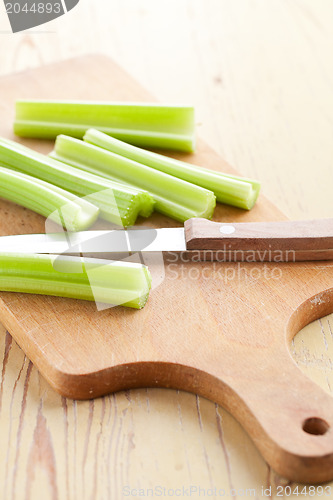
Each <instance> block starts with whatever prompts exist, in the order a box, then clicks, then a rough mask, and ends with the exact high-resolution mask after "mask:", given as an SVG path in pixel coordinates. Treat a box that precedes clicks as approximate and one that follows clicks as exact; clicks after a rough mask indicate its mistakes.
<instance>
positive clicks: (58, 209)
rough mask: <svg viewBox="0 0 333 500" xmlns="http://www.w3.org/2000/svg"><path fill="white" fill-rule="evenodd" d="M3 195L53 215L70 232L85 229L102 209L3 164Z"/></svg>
mask: <svg viewBox="0 0 333 500" xmlns="http://www.w3.org/2000/svg"><path fill="white" fill-rule="evenodd" d="M0 197H1V198H4V199H6V200H9V201H12V202H14V203H17V204H19V205H21V206H23V207H25V208H29V209H30V210H33V211H34V212H36V213H38V214H41V215H43V216H44V217H49V218H50V219H51V220H53V221H54V222H56V223H57V224H59V225H61V226H63V227H64V228H65V229H67V230H68V231H82V230H84V229H87V228H89V227H90V226H91V225H92V224H93V223H94V222H95V221H96V219H97V217H98V214H99V209H98V208H97V207H96V206H95V205H93V204H91V203H89V202H88V201H86V200H83V199H81V198H79V197H78V196H75V195H74V194H72V193H69V192H68V191H65V190H63V189H61V188H59V187H57V186H53V185H52V184H49V183H48V182H44V181H41V180H40V179H36V178H34V177H31V176H30V175H26V174H22V173H20V172H16V171H13V170H10V169H7V168H4V167H0Z"/></svg>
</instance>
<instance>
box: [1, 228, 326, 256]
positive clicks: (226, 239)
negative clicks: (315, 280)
mask: <svg viewBox="0 0 333 500" xmlns="http://www.w3.org/2000/svg"><path fill="white" fill-rule="evenodd" d="M0 252H1V253H25V254H26V253H39V254H40V253H46V254H70V255H77V254H80V255H82V254H89V255H94V256H97V257H98V256H102V255H104V254H105V255H107V256H108V258H112V256H113V255H117V256H120V257H121V256H122V255H125V254H127V255H128V254H132V253H137V252H177V253H182V252H186V253H187V255H189V256H190V257H191V256H192V257H195V259H196V260H218V261H219V260H220V261H223V262H224V261H243V262H257V261H262V262H264V261H265V262H266V261H273V262H291V261H307V260H331V259H333V219H318V220H312V221H282V222H255V223H252V222H251V223H235V224H234V223H224V222H211V221H208V220H206V219H189V220H188V221H186V223H185V226H184V228H160V229H129V230H124V229H121V230H111V231H81V232H77V233H67V232H63V233H52V234H30V235H15V236H2V237H0Z"/></svg>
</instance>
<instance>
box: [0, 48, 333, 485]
mask: <svg viewBox="0 0 333 500" xmlns="http://www.w3.org/2000/svg"><path fill="white" fill-rule="evenodd" d="M0 88H1V95H2V96H3V98H4V99H3V101H2V109H1V112H2V116H3V120H2V125H1V126H2V129H1V134H2V135H5V136H8V137H12V134H11V131H10V124H11V123H12V119H13V102H14V99H15V98H16V97H17V96H20V97H22V98H24V97H45V98H47V97H50V94H52V98H66V97H67V98H94V97H95V96H96V95H98V96H99V98H100V99H120V100H147V99H149V95H148V94H147V93H146V92H145V91H144V90H142V89H141V88H140V87H139V86H138V85H137V84H136V83H135V82H134V81H133V80H132V79H131V78H130V77H128V75H127V74H125V73H124V72H123V71H122V70H120V68H118V67H117V66H116V65H114V64H113V63H111V62H110V61H108V60H107V59H105V58H103V57H87V58H82V59H77V60H73V61H69V62H66V63H61V64H59V65H55V66H53V67H52V66H50V67H46V68H42V69H40V70H37V71H32V72H27V73H25V74H21V75H14V76H11V77H7V78H4V79H3V81H2V82H1V83H0ZM29 144H30V145H33V146H34V147H35V148H36V149H38V150H42V151H44V152H46V151H47V150H48V149H50V146H51V145H50V144H47V143H40V142H38V141H29ZM190 160H191V161H194V162H196V163H198V164H204V165H206V166H208V167H211V168H215V169H222V170H225V171H232V170H231V169H230V167H229V166H228V165H227V164H226V163H225V162H224V161H223V160H221V159H220V158H219V157H218V156H217V155H216V154H215V153H214V152H213V151H212V150H211V149H210V148H209V147H208V146H207V145H205V144H203V143H200V145H199V148H198V153H197V154H196V155H194V156H193V157H191V158H190ZM0 209H1V211H2V214H3V215H7V216H8V217H4V216H2V217H1V233H2V234H19V233H22V232H23V233H27V232H39V231H42V230H43V218H42V217H38V216H36V215H32V214H31V213H30V212H28V211H26V210H23V209H21V208H19V207H16V206H14V205H11V206H10V205H9V204H7V203H5V202H3V203H2V205H1V207H0ZM281 218H282V216H281V214H280V213H279V211H278V210H277V209H276V208H274V207H273V206H272V205H271V204H270V203H269V202H268V201H267V200H265V199H264V198H261V200H260V201H259V202H258V204H257V206H256V207H255V209H254V210H253V211H251V212H243V211H241V210H237V209H232V208H226V207H222V206H219V207H218V209H217V210H216V214H215V220H220V221H222V220H223V221H227V222H230V221H237V222H239V221H261V220H262V221H264V220H279V219H281ZM149 223H150V224H151V225H154V226H159V227H160V226H171V225H175V224H174V223H173V221H171V220H168V219H167V218H166V217H161V216H157V215H155V216H154V217H153V218H152V219H151V220H150V221H149ZM165 271H166V277H165V279H164V282H163V284H162V285H161V286H160V287H159V288H157V289H156V290H154V291H153V292H152V295H151V299H150V301H149V304H148V305H147V307H146V308H145V309H144V310H143V311H140V312H135V313H133V311H128V310H125V309H124V308H113V309H109V310H105V311H102V312H98V311H96V308H95V306H94V304H89V303H85V302H80V301H74V300H73V301H70V300H67V299H55V298H50V297H37V296H27V295H24V294H9V293H4V294H2V302H1V306H0V315H1V320H2V321H3V323H4V324H5V325H6V326H7V327H8V329H9V331H10V332H11V333H12V334H13V336H14V337H15V339H16V340H17V341H18V342H19V344H20V345H21V347H22V348H23V349H24V350H25V352H26V353H27V354H28V356H29V358H30V359H31V360H32V361H33V363H34V364H35V365H36V366H37V367H38V368H39V370H40V371H41V373H42V374H43V375H44V376H45V378H46V379H47V380H48V381H49V382H50V383H51V385H52V386H53V387H54V388H55V389H56V390H57V391H59V392H61V393H62V394H63V395H66V396H70V397H75V398H87V397H95V396H98V395H101V394H106V393H109V392H110V391H116V390H120V389H125V388H130V387H142V386H153V387H174V388H178V389H184V390H189V391H193V392H196V393H198V394H201V395H204V396H206V397H208V398H210V399H212V400H214V401H216V402H218V403H220V404H222V405H223V406H225V407H226V408H227V409H228V410H230V411H231V412H232V413H233V414H234V415H235V416H236V418H238V419H239V421H240V422H241V423H242V425H244V427H245V428H246V430H247V431H248V432H249V434H250V436H251V437H252V439H253V440H254V441H255V443H256V444H257V446H258V448H259V449H260V451H261V452H262V453H263V455H264V457H265V458H266V459H267V460H268V461H269V462H270V463H271V465H272V466H273V467H274V468H275V469H276V470H277V471H279V472H281V473H283V474H284V475H286V476H287V477H289V478H292V479H295V480H305V479H306V480H310V481H322V480H325V479H329V478H330V477H331V476H330V470H331V460H332V449H331V443H330V431H328V432H327V433H325V435H321V436H320V437H319V436H318V435H315V433H320V432H321V431H323V430H325V429H324V425H325V424H324V421H326V422H327V423H328V425H329V426H330V425H333V402H332V400H331V399H330V398H329V397H328V396H327V395H326V393H324V392H323V391H322V390H321V389H319V388H318V387H317V386H316V385H315V384H313V383H312V382H310V381H309V380H308V379H307V378H305V377H304V376H303V375H302V374H301V373H300V371H299V370H298V369H297V368H296V366H295V364H294V362H293V361H292V359H291V357H290V354H289V352H288V349H287V347H286V340H287V339H288V338H291V337H292V336H293V335H294V334H295V333H297V331H298V330H299V329H300V328H302V327H303V326H304V325H305V324H307V323H308V322H310V321H312V320H314V319H316V318H318V317H320V316H322V315H323V314H328V313H329V312H331V310H332V309H333V306H332V304H333V299H332V297H333V293H332V290H331V285H332V277H333V276H332V268H331V265H330V264H329V263H327V264H324V263H321V264H315V263H308V264H301V263H295V264H292V265H291V264H283V265H280V266H278V267H277V266H276V265H274V264H273V263H270V264H264V265H260V266H259V267H258V266H257V265H253V264H243V265H241V266H239V264H228V265H227V266H226V265H224V264H219V267H216V266H215V267H214V266H212V265H210V266H208V267H207V263H198V264H196V265H195V267H193V264H190V263H188V262H180V263H178V266H177V267H176V268H175V267H174V266H172V263H170V262H167V263H166V267H165ZM230 277H231V278H230ZM259 304H260V306H259ZM222 356H223V363H221V358H222ZM281 366H283V367H284V370H283V372H282V373H281ZM290 380H293V391H288V390H287V389H288V387H289V384H290ZM295 391H296V392H297V397H295ZM268 397H270V398H272V401H274V405H273V404H272V405H270V406H269V407H267V398H268ZM314 401H315V404H314ZM277 408H282V409H283V412H282V414H278V413H277V410H276V409H277ZM314 417H316V418H317V420H316V421H313V420H311V421H309V423H308V424H304V422H307V421H308V420H309V419H312V418H314ZM313 422H314V423H313ZM311 423H312V424H311ZM303 425H305V426H306V429H307V430H308V431H309V432H311V433H309V432H304V430H303V428H302V426H303ZM299 457H301V458H299Z"/></svg>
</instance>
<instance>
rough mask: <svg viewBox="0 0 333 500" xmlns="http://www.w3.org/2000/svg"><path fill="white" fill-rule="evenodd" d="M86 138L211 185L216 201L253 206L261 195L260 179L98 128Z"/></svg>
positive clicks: (179, 175) (131, 156)
mask: <svg viewBox="0 0 333 500" xmlns="http://www.w3.org/2000/svg"><path fill="white" fill-rule="evenodd" d="M84 140H85V141H86V142H88V143H90V144H93V145H94V146H99V147H101V148H104V149H106V150H108V151H111V152H112V153H115V154H118V155H121V156H125V157H126V158H129V159H130V160H134V161H137V162H139V163H143V164H144V165H147V166H148V167H152V168H155V169H157V170H159V171H161V172H165V173H166V174H170V175H174V176H175V177H179V178H180V179H184V180H185V181H188V182H192V183H193V184H197V185H198V186H202V187H204V188H207V189H210V190H211V191H213V192H214V194H215V196H216V199H217V201H219V202H221V203H227V204H229V205H234V206H236V207H240V208H244V209H248V210H249V209H251V208H252V207H253V205H254V204H255V202H256V200H257V198H258V195H259V191H260V183H259V182H257V181H254V180H250V179H245V178H242V177H238V176H234V175H228V174H223V173H220V172H215V171H213V170H208V169H206V168H203V167H199V166H195V165H192V164H190V163H185V162H182V161H179V160H175V159H173V158H169V157H166V156H163V155H160V154H157V153H152V152H151V151H146V150H144V149H141V148H138V147H136V146H132V145H131V144H127V143H126V142H123V141H119V140H118V139H115V138H114V137H110V136H108V135H106V134H103V133H102V132H100V131H98V130H95V129H89V130H88V131H87V132H86V134H85V136H84Z"/></svg>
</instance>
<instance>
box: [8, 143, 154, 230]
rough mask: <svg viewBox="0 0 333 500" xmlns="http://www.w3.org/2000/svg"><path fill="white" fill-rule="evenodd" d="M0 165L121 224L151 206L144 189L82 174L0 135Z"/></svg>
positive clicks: (150, 209) (132, 220) (125, 224)
mask: <svg viewBox="0 0 333 500" xmlns="http://www.w3.org/2000/svg"><path fill="white" fill-rule="evenodd" d="M0 164H2V165H4V166H5V167H7V168H8V169H11V170H15V171H19V172H23V173H25V174H28V175H31V176H34V177H36V178H38V179H41V180H43V181H46V182H48V183H50V184H53V185H55V186H58V187H59V188H62V189H64V190H66V191H69V192H70V193H73V194H75V195H77V196H79V197H84V198H85V201H86V202H90V203H92V204H94V205H96V206H97V207H98V208H99V209H100V216H101V217H102V218H103V219H105V220H107V221H109V222H112V223H114V224H117V225H120V226H123V227H128V226H131V225H133V224H135V221H136V219H137V217H138V216H139V215H141V216H143V217H148V216H149V215H151V213H152V212H153V209H154V199H153V197H152V196H151V195H150V194H149V193H148V192H145V191H143V190H141V189H136V188H135V187H131V186H129V185H125V184H124V183H120V182H116V181H111V180H108V179H105V178H102V177H101V176H97V175H93V174H90V173H85V172H83V171H82V170H79V169H77V168H74V167H71V166H69V165H64V164H63V163H62V162H58V161H55V160H53V159H52V158H49V157H48V156H44V155H42V154H40V153H37V152H36V151H33V150H31V149H29V148H27V147H25V146H22V145H21V144H17V143H15V142H13V141H10V140H8V139H3V138H0ZM82 201H83V202H84V200H82Z"/></svg>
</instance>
